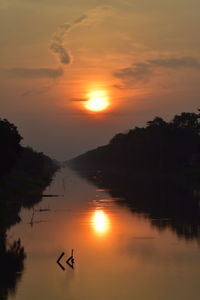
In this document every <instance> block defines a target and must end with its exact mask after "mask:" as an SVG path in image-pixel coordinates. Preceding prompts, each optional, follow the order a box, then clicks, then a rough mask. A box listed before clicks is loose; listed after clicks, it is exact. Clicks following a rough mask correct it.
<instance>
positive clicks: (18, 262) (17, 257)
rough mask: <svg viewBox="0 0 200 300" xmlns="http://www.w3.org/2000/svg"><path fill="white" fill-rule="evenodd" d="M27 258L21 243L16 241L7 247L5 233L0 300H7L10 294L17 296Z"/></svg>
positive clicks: (1, 244) (1, 245)
mask: <svg viewBox="0 0 200 300" xmlns="http://www.w3.org/2000/svg"><path fill="white" fill-rule="evenodd" d="M25 257H26V254H25V252H24V248H23V247H22V246H21V241H20V240H18V241H14V242H13V243H12V244H11V245H9V246H8V247H6V237H5V233H2V234H1V237H0V266H1V272H0V299H2V300H6V299H7V298H8V296H9V294H11V295H13V294H15V292H16V286H17V282H19V281H20V279H21V276H22V272H23V270H24V259H25Z"/></svg>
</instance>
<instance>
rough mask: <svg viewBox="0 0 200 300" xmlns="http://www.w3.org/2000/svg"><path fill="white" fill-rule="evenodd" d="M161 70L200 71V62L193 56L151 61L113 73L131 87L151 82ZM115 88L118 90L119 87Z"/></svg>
mask: <svg viewBox="0 0 200 300" xmlns="http://www.w3.org/2000/svg"><path fill="white" fill-rule="evenodd" d="M160 68H164V69H171V70H178V69H184V68H190V69H195V70H199V71H200V62H199V61H198V60H197V59H196V58H194V57H191V56H184V57H167V58H156V59H149V60H147V61H144V62H137V63H134V64H132V65H131V66H129V67H126V68H121V69H119V70H116V71H114V72H113V76H114V77H116V78H118V79H120V80H121V81H122V82H123V83H124V84H126V85H129V84H130V83H131V84H133V83H137V82H143V81H147V80H149V79H150V78H151V76H152V75H153V74H154V73H155V72H156V70H158V69H160ZM115 86H116V88H117V86H118V85H115Z"/></svg>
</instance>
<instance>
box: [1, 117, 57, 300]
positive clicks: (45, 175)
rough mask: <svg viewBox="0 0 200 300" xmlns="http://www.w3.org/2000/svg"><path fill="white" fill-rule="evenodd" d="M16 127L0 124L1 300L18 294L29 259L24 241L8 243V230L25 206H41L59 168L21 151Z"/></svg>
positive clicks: (42, 157)
mask: <svg viewBox="0 0 200 300" xmlns="http://www.w3.org/2000/svg"><path fill="white" fill-rule="evenodd" d="M21 140H22V137H21V136H20V134H19V132H18V130H17V127H16V126H15V125H14V124H12V123H10V122H9V121H7V120H0V141H1V147H0V165H1V168H0V266H1V274H0V299H2V300H6V299H7V298H8V296H9V294H10V293H11V294H13V293H14V292H15V290H16V286H17V282H18V281H19V280H20V278H21V276H22V272H23V269H24V259H25V257H26V254H25V251H24V248H23V246H22V245H21V241H20V240H17V241H13V242H11V243H10V242H9V244H8V243H7V240H6V231H7V229H8V228H9V227H10V226H12V225H14V224H16V223H17V222H19V221H20V217H19V212H20V210H21V208H22V207H23V206H25V207H31V206H33V205H34V204H35V203H37V202H39V201H40V200H41V197H42V193H43V190H44V189H45V188H46V187H47V186H48V185H49V184H50V182H51V180H52V176H53V174H54V173H55V171H56V170H57V169H58V164H57V163H56V162H54V161H52V159H50V158H49V157H48V156H46V155H44V154H43V153H38V152H36V151H34V150H33V149H31V148H28V147H22V146H21V145H20V142H21Z"/></svg>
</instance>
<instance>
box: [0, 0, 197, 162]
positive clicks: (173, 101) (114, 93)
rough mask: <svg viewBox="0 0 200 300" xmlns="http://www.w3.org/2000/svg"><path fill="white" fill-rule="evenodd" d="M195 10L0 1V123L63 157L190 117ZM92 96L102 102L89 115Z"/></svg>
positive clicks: (183, 5)
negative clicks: (152, 124)
mask: <svg viewBox="0 0 200 300" xmlns="http://www.w3.org/2000/svg"><path fill="white" fill-rule="evenodd" d="M199 6H200V4H199V3H198V2H197V1H195V0H191V1H190V2H189V1H186V0H174V1H172V0H169V1H167V2H165V3H161V2H160V1H159V0H143V1H141V0H140V1H139V0H136V1H134V3H133V1H131V0H126V1H122V0H107V1H104V0H103V1H101V4H100V5H98V4H97V3H96V1H91V0H90V1H89V0H76V1H71V0H70V1H67V3H66V1H64V0H57V1H56V0H41V1H33V0H28V1H24V0H15V1H14V0H8V1H2V0H1V1H0V20H1V21H0V22H1V27H0V31H1V63H0V78H1V85H0V92H1V101H0V108H1V115H0V117H1V118H8V119H9V120H10V121H11V122H14V123H15V124H16V125H17V126H18V128H19V130H20V132H21V134H22V135H23V136H24V144H28V145H31V146H32V147H34V148H36V149H37V150H40V151H44V152H45V153H47V154H49V155H51V156H52V157H55V158H57V159H62V160H64V159H67V158H69V157H72V156H74V155H77V154H79V153H81V152H83V151H86V150H88V149H90V148H93V147H96V146H98V145H102V144H105V143H107V142H108V141H109V140H110V139H111V137H112V136H113V135H114V134H115V133H118V132H120V131H124V130H126V129H129V128H131V127H134V126H136V125H137V126H138V125H144V124H145V123H146V121H147V120H149V119H151V118H153V117H154V116H156V115H159V116H162V117H164V118H167V119H170V118H172V116H173V115H174V114H175V113H179V112H182V111H196V109H197V108H198V105H199V92H200V88H199V79H200V59H199V48H200V42H199V36H198V28H199V25H200V24H199V23H200V19H199V9H200V7H199ZM96 91H100V92H102V91H103V93H104V94H106V95H107V97H108V100H109V105H107V106H106V109H105V110H102V111H99V112H98V113H97V112H95V113H94V111H93V112H91V110H88V109H86V105H85V100H87V95H88V94H91V93H94V92H96ZM100 101H101V100H100Z"/></svg>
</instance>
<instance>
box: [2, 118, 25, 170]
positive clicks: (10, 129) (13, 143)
mask: <svg viewBox="0 0 200 300" xmlns="http://www.w3.org/2000/svg"><path fill="white" fill-rule="evenodd" d="M21 140H22V137H21V136H20V134H19V133H18V131H17V127H16V126H15V125H14V124H12V123H10V122H8V120H6V119H4V120H1V119H0V143H1V146H0V165H1V168H0V176H1V175H2V174H4V173H5V172H8V171H9V170H10V169H11V168H12V166H13V165H14V163H15V162H16V160H17V158H18V157H19V154H20V150H21V146H20V141H21Z"/></svg>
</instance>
